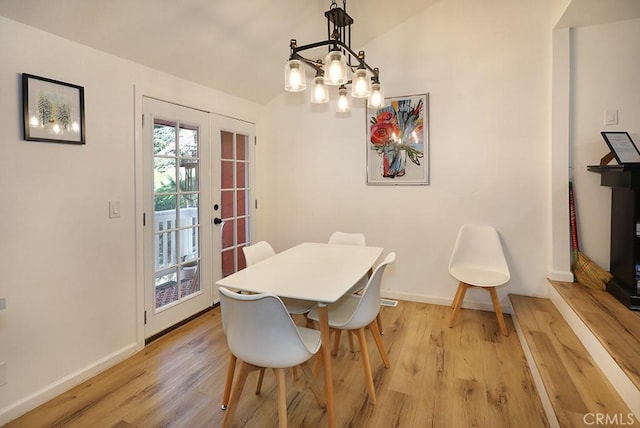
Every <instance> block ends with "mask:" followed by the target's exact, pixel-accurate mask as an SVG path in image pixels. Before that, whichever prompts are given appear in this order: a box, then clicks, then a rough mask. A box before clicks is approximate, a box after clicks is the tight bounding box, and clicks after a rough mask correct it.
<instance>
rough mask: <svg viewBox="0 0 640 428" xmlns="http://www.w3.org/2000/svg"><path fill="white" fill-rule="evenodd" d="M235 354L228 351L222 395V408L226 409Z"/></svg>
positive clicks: (234, 366)
mask: <svg viewBox="0 0 640 428" xmlns="http://www.w3.org/2000/svg"><path fill="white" fill-rule="evenodd" d="M236 360H237V358H236V356H235V355H233V354H232V353H229V367H227V380H226V381H225V384H224V395H223V396H222V405H221V406H220V407H221V408H222V410H227V406H228V405H229V396H230V395H231V385H232V384H233V373H234V372H235V370H236Z"/></svg>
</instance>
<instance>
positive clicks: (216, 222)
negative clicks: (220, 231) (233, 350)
mask: <svg viewBox="0 0 640 428" xmlns="http://www.w3.org/2000/svg"><path fill="white" fill-rule="evenodd" d="M220 223H222V220H220V219H219V218H218V217H216V218H214V219H213V224H220Z"/></svg>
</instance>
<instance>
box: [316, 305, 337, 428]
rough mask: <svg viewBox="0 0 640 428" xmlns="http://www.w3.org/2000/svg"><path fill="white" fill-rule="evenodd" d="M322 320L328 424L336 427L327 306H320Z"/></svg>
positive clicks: (332, 427)
mask: <svg viewBox="0 0 640 428" xmlns="http://www.w3.org/2000/svg"><path fill="white" fill-rule="evenodd" d="M318 318H319V319H320V338H321V340H322V348H321V352H322V363H323V364H324V387H325V392H326V394H327V422H328V423H329V427H331V428H334V427H335V426H336V413H335V409H334V406H333V371H332V369H331V334H330V332H329V311H328V309H327V306H326V305H323V304H319V305H318Z"/></svg>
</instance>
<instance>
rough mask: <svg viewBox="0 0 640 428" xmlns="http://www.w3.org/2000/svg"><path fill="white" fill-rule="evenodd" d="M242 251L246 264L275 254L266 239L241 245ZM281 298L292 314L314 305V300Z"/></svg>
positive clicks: (304, 311)
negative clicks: (244, 245)
mask: <svg viewBox="0 0 640 428" xmlns="http://www.w3.org/2000/svg"><path fill="white" fill-rule="evenodd" d="M242 252H243V253H244V259H245V261H246V262H247V266H251V265H253V264H256V263H258V262H261V261H262V260H265V259H267V258H269V257H273V256H275V255H276V252H275V251H274V250H273V247H272V246H271V244H269V243H268V242H267V241H260V242H256V243H255V244H253V245H249V246H246V247H242ZM281 300H282V303H284V305H285V307H286V308H287V311H288V312H289V313H290V314H292V315H302V314H306V313H307V312H309V311H310V310H311V308H312V307H313V306H314V305H315V302H310V301H307V300H300V299H291V298H287V297H283V298H282V299H281Z"/></svg>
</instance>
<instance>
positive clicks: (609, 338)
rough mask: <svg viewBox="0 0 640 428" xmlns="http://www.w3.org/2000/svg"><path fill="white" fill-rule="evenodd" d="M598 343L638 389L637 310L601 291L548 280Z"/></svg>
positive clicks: (639, 317)
mask: <svg viewBox="0 0 640 428" xmlns="http://www.w3.org/2000/svg"><path fill="white" fill-rule="evenodd" d="M551 285H552V286H553V287H555V289H556V290H557V291H558V293H559V294H560V295H561V296H562V297H563V298H564V300H565V301H566V302H567V303H568V304H569V305H570V306H571V307H572V308H573V310H574V312H575V313H576V314H577V315H578V316H579V317H580V318H581V319H582V321H583V322H584V323H585V324H586V325H587V326H589V329H590V330H591V332H592V333H593V334H594V335H595V336H596V337H597V338H598V340H599V341H600V343H601V344H602V346H603V347H604V348H605V349H606V350H607V351H608V352H609V354H610V355H611V357H612V358H613V359H614V361H615V362H616V363H617V364H618V365H619V366H620V368H622V370H623V371H624V372H625V373H626V375H627V376H628V377H629V379H630V380H631V382H633V384H634V385H635V386H636V388H638V389H640V312H634V311H631V310H629V309H628V308H627V307H626V306H624V305H623V304H622V303H620V302H619V301H618V300H616V299H615V298H614V297H613V296H612V295H611V294H609V293H607V292H606V291H604V290H593V289H591V288H588V287H586V286H578V285H577V284H574V283H570V282H558V281H551Z"/></svg>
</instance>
